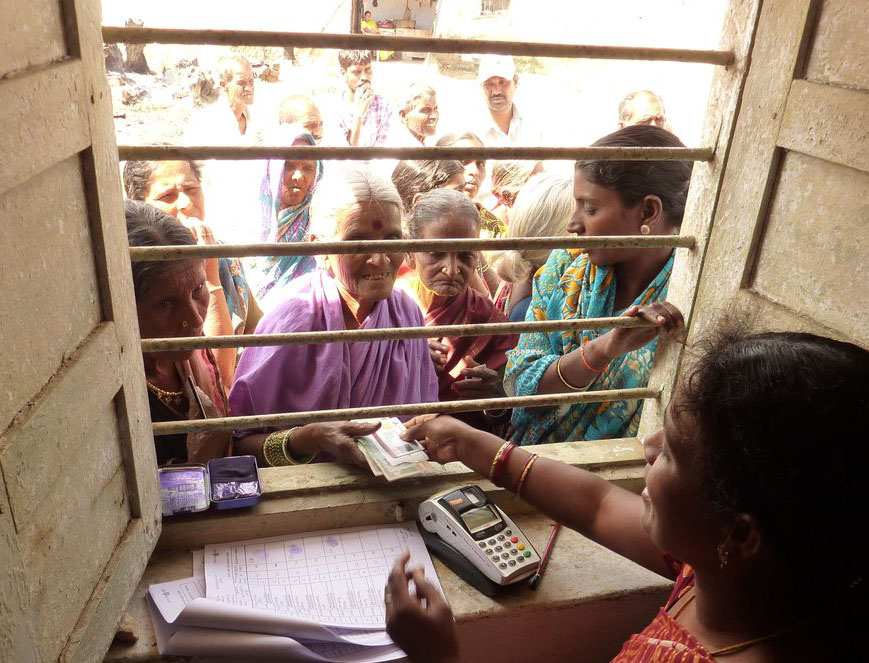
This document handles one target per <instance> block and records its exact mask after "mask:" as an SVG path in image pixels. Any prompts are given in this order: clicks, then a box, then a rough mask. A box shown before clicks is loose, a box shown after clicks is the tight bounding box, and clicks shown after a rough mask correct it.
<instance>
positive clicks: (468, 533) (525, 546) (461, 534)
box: [419, 486, 540, 585]
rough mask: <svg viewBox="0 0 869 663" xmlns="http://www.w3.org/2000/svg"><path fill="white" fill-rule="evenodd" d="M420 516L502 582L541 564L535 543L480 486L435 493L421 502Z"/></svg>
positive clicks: (516, 578)
mask: <svg viewBox="0 0 869 663" xmlns="http://www.w3.org/2000/svg"><path fill="white" fill-rule="evenodd" d="M419 518H420V522H421V523H422V525H423V527H425V528H426V529H427V530H428V531H429V532H433V533H435V534H437V535H438V536H439V537H440V538H441V539H442V540H444V541H445V542H447V543H448V544H450V545H451V546H453V547H454V548H455V549H456V550H458V551H459V552H460V553H461V554H462V555H464V556H465V557H466V558H467V559H468V561H470V562H471V563H472V564H473V565H474V566H475V567H477V569H478V570H479V571H481V572H482V573H483V574H484V575H485V576H486V577H487V578H489V579H490V580H492V581H494V582H496V583H498V584H499V585H506V584H510V583H513V582H517V581H518V580H522V579H523V578H526V577H528V576H530V575H531V574H532V573H533V572H534V571H535V570H536V569H537V567H538V565H539V564H540V556H539V555H538V554H537V551H536V550H535V549H534V546H532V545H531V543H530V542H529V541H528V539H527V538H526V537H525V535H524V534H523V533H522V531H521V530H520V529H519V528H518V527H517V526H516V524H515V523H513V521H512V520H510V518H509V517H507V515H506V514H505V513H504V512H503V511H501V509H500V508H498V506H497V505H495V504H493V503H492V502H490V501H489V498H488V497H487V496H486V494H485V493H484V492H483V491H482V490H481V489H480V488H479V487H478V486H464V487H462V488H455V489H451V490H448V491H444V492H442V493H438V494H437V495H433V496H432V497H431V498H429V499H428V500H426V501H425V502H423V503H422V504H421V505H420V508H419Z"/></svg>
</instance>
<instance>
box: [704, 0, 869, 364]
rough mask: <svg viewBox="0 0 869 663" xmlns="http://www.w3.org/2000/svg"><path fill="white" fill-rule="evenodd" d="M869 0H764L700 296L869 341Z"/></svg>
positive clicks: (716, 312) (783, 325) (762, 316)
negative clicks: (816, 0)
mask: <svg viewBox="0 0 869 663" xmlns="http://www.w3.org/2000/svg"><path fill="white" fill-rule="evenodd" d="M867 28H869V5H867V4H866V3H851V2H847V0H828V1H827V2H823V3H811V2H810V1H809V0H802V1H801V2H798V3H794V2H785V1H783V0H782V1H778V2H777V1H772V2H767V3H764V8H763V12H762V15H761V19H760V23H759V27H758V38H757V44H756V46H755V52H754V53H753V61H752V67H751V71H750V74H749V79H748V83H747V85H746V92H745V95H744V98H743V100H742V109H741V112H740V116H739V120H738V124H737V129H736V135H735V136H734V141H733V149H732V153H731V157H730V160H729V162H728V166H727V171H726V173H725V180H724V184H723V191H722V196H721V199H720V201H719V203H718V207H717V210H716V216H715V221H714V227H713V232H712V237H711V239H710V246H709V251H708V254H707V259H706V262H705V265H704V270H703V275H702V278H701V285H700V288H699V293H698V303H697V319H696V324H695V325H694V328H693V329H692V333H691V336H692V339H696V338H698V337H699V336H702V334H703V332H704V331H705V330H706V329H708V327H709V325H711V324H713V323H714V322H715V321H716V320H717V319H718V318H719V316H721V315H722V312H724V311H727V310H729V309H741V310H748V311H750V312H751V313H752V314H753V317H754V324H755V326H757V327H759V328H762V329H799V330H805V331H811V332H814V333H820V334H825V335H830V336H834V337H840V338H843V339H846V340H850V341H853V342H857V343H859V344H861V345H863V346H864V347H869V288H867V287H866V283H867V282H869V226H867V221H866V219H867V216H869V214H867V213H869V204H867V200H869V158H867V156H866V155H867V148H869V122H867V117H869V74H867V71H869V70H867V67H866V63H867V56H869V47H867V42H866V39H865V36H866V34H867Z"/></svg>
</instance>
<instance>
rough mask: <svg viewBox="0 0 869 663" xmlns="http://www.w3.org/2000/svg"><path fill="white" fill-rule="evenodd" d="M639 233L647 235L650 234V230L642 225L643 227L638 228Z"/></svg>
mask: <svg viewBox="0 0 869 663" xmlns="http://www.w3.org/2000/svg"><path fill="white" fill-rule="evenodd" d="M640 232H641V233H642V234H643V235H648V234H649V233H650V232H652V229H651V228H649V226H647V225H646V224H645V223H644V224H643V225H641V226H640Z"/></svg>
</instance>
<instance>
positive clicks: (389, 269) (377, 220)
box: [327, 202, 405, 304]
mask: <svg viewBox="0 0 869 663" xmlns="http://www.w3.org/2000/svg"><path fill="white" fill-rule="evenodd" d="M337 225H338V232H337V235H336V238H335V239H338V240H341V241H361V240H387V239H401V238H402V231H401V213H400V212H399V210H398V207H396V206H395V205H391V204H381V203H378V202H364V203H357V204H355V205H353V206H351V207H349V208H348V209H346V210H344V211H343V212H342V213H341V214H340V215H339V217H338V219H337ZM404 255H405V254H404V253H401V252H395V253H367V254H357V255H330V256H328V259H327V263H328V266H329V269H330V270H331V272H332V275H333V276H334V277H335V278H336V279H337V280H338V281H339V282H340V283H341V285H342V286H343V288H344V290H346V291H347V292H348V293H349V294H350V295H352V296H353V297H354V298H355V299H356V300H357V301H358V302H359V303H360V304H366V303H373V302H377V301H380V300H381V299H386V298H387V297H389V295H391V294H392V287H393V285H395V277H396V276H397V275H398V270H399V268H400V267H401V263H402V261H403V260H404Z"/></svg>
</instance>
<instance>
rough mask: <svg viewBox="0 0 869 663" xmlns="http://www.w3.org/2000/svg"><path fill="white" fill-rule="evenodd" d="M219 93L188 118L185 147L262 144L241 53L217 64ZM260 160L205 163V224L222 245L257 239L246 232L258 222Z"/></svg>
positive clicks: (251, 81)
mask: <svg viewBox="0 0 869 663" xmlns="http://www.w3.org/2000/svg"><path fill="white" fill-rule="evenodd" d="M217 74H218V78H219V80H220V88H221V90H223V94H222V95H221V97H220V99H218V100H217V101H216V102H215V103H213V104H211V105H210V106H208V107H207V108H203V109H201V110H198V111H195V112H194V113H192V114H191V116H190V121H189V124H188V125H187V131H185V132H184V139H183V142H184V144H186V145H228V146H231V147H236V146H238V147H252V146H254V145H257V144H260V143H262V134H263V128H262V127H261V126H260V123H257V122H256V121H255V120H252V118H251V112H250V106H251V104H253V102H254V77H253V69H252V68H251V66H250V62H248V61H247V59H246V58H244V57H243V56H241V55H227V56H224V57H222V58H220V59H219V60H218V61H217ZM264 164H265V162H264V161H259V160H255V159H245V160H238V161H235V160H226V159H220V160H209V161H207V162H206V163H205V168H204V171H203V175H204V178H203V182H202V189H203V192H204V193H205V198H206V200H207V201H208V209H209V219H208V223H209V225H210V226H211V227H212V230H213V231H214V235H215V237H217V238H218V239H219V240H220V241H222V242H230V243H236V242H238V243H248V242H254V241H257V237H256V236H255V235H254V234H252V231H251V228H253V227H255V224H254V223H252V221H251V220H252V219H258V218H259V190H260V183H261V180H262V178H263V172H264Z"/></svg>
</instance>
